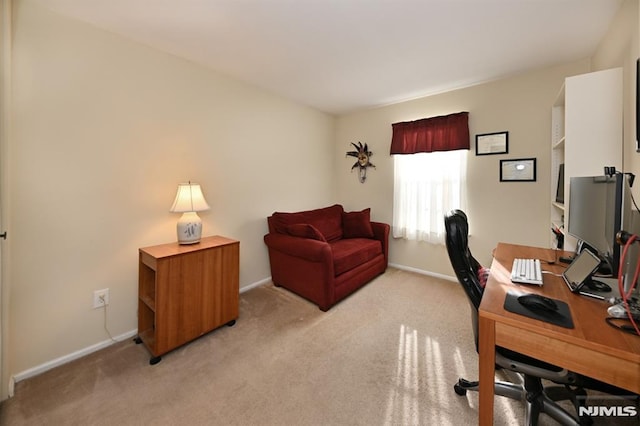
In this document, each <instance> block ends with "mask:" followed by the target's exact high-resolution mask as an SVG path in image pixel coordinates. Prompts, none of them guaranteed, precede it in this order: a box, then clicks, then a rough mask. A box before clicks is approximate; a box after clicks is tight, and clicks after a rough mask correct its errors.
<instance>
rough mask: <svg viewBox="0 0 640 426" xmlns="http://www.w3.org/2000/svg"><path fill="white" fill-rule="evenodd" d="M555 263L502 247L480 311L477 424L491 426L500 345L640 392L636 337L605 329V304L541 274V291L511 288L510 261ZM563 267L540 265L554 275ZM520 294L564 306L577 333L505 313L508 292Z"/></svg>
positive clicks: (544, 255) (528, 250) (541, 253)
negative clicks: (497, 350) (520, 291)
mask: <svg viewBox="0 0 640 426" xmlns="http://www.w3.org/2000/svg"><path fill="white" fill-rule="evenodd" d="M516 257H519V258H537V259H541V260H545V259H549V260H552V259H554V251H553V250H551V249H542V248H535V247H526V246H518V245H513V244H505V243H500V244H498V247H497V248H496V250H495V252H494V259H493V262H492V264H491V274H490V275H489V279H488V281H487V286H486V288H485V290H484V294H483V296H482V303H481V304H480V309H479V311H478V316H479V319H478V327H479V329H478V332H479V342H478V344H479V359H480V365H479V370H480V377H479V380H480V406H479V423H480V424H481V425H492V424H493V397H494V388H493V386H494V381H495V347H496V346H501V347H504V348H508V349H512V350H514V351H517V352H520V353H523V354H526V355H529V356H532V357H534V358H536V359H540V360H543V361H546V362H549V363H552V364H555V365H558V366H560V367H564V368H567V369H569V370H571V371H575V372H576V373H580V374H584V375H586V376H590V377H593V378H596V379H598V380H601V381H603V382H607V383H610V384H613V385H616V386H618V387H621V388H624V389H628V390H629V391H631V392H635V393H640V337H638V336H634V335H631V334H628V333H624V332H621V331H619V330H615V329H614V328H612V327H611V326H609V325H607V324H606V322H605V320H604V318H605V317H606V316H607V307H608V306H609V305H608V304H607V303H606V302H604V301H600V300H596V299H593V298H590V297H585V296H580V295H577V294H573V293H571V291H569V289H568V288H567V286H566V284H565V283H564V281H563V280H562V278H561V277H556V276H554V275H550V274H544V276H543V281H544V285H543V286H542V287H538V286H527V285H517V284H513V283H511V265H512V264H513V259H514V258H516ZM564 267H565V266H564V265H562V264H555V265H548V264H544V263H543V266H542V270H543V271H544V270H546V271H552V272H554V273H556V274H559V273H561V272H562V271H563V270H564ZM516 288H517V289H519V290H522V291H527V292H531V293H539V294H544V295H545V296H548V297H551V298H554V299H559V300H563V301H565V302H567V303H568V304H569V307H570V310H571V316H572V317H573V322H574V324H575V328H573V329H566V328H562V327H558V326H555V325H552V324H549V323H546V322H543V321H537V320H534V319H531V318H527V317H524V316H522V315H518V314H515V313H512V312H508V311H505V310H504V307H503V306H504V300H505V295H506V293H507V291H508V290H511V289H516Z"/></svg>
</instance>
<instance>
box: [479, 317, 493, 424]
mask: <svg viewBox="0 0 640 426" xmlns="http://www.w3.org/2000/svg"><path fill="white" fill-rule="evenodd" d="M478 329H479V330H478V335H479V341H478V352H479V354H478V358H479V373H480V377H479V378H478V380H479V381H480V387H479V392H480V395H479V400H480V406H479V407H478V422H479V424H480V425H492V424H493V394H494V383H495V375H496V329H495V322H494V321H493V320H491V319H488V318H483V317H482V316H481V315H480V316H479V318H478Z"/></svg>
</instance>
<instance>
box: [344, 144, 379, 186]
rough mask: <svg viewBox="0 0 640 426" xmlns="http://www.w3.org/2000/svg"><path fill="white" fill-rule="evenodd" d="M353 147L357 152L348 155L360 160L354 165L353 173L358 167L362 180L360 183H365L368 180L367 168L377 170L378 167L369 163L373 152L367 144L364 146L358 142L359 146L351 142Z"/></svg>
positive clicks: (359, 176)
mask: <svg viewBox="0 0 640 426" xmlns="http://www.w3.org/2000/svg"><path fill="white" fill-rule="evenodd" d="M351 145H353V146H354V147H355V148H356V151H347V155H348V156H350V157H356V158H357V159H358V161H356V162H355V163H353V166H351V171H352V172H353V169H355V168H356V167H357V168H358V179H359V180H360V183H364V181H365V180H367V168H368V167H373V168H374V169H375V168H376V166H374V165H373V163H371V162H370V161H369V158H370V157H371V156H372V155H373V152H371V151H369V147H367V144H366V143H365V144H364V146H363V145H362V142H360V141H358V145H356V144H355V143H353V142H351Z"/></svg>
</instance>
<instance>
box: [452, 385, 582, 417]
mask: <svg viewBox="0 0 640 426" xmlns="http://www.w3.org/2000/svg"><path fill="white" fill-rule="evenodd" d="M522 378H523V384H517V383H511V382H503V381H496V382H495V384H494V393H495V395H500V396H504V397H507V398H509V399H514V400H517V401H524V402H525V424H526V425H528V426H535V425H537V424H538V418H539V417H540V414H541V413H545V414H547V415H548V416H549V417H551V418H552V419H554V420H555V421H557V422H558V423H560V424H561V425H567V426H580V425H590V424H592V423H593V421H592V420H591V419H590V418H589V417H584V418H578V417H576V416H573V415H571V414H570V413H569V412H567V411H566V410H565V409H564V408H562V407H561V406H560V405H558V404H556V402H557V401H566V400H570V401H571V402H572V403H573V406H574V407H575V408H576V411H577V407H578V404H579V403H580V404H581V403H583V401H584V400H585V399H584V398H580V400H579V401H580V402H578V399H577V398H576V397H577V396H584V395H586V392H585V391H584V390H583V389H576V390H572V389H570V388H569V387H566V386H547V387H543V386H542V381H541V380H540V379H539V378H537V377H531V376H524V377H522ZM478 388H479V382H477V381H469V380H465V379H462V378H461V379H459V380H458V382H457V383H456V384H455V385H453V390H454V391H455V392H456V394H458V395H460V396H464V395H466V393H467V391H477V390H478Z"/></svg>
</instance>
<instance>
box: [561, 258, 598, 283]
mask: <svg viewBox="0 0 640 426" xmlns="http://www.w3.org/2000/svg"><path fill="white" fill-rule="evenodd" d="M598 266H600V258H599V257H598V256H596V255H595V254H593V253H592V252H591V251H589V249H587V248H584V249H582V251H581V252H580V253H579V254H578V255H577V256H576V257H575V259H573V262H571V264H570V265H569V267H568V268H567V269H565V271H564V272H563V273H562V279H563V280H564V282H565V283H566V284H567V286H569V290H571V292H573V293H581V289H582V288H583V287H584V285H585V282H586V281H587V280H588V279H589V278H591V275H592V274H593V273H594V272H596V271H597V270H598Z"/></svg>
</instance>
